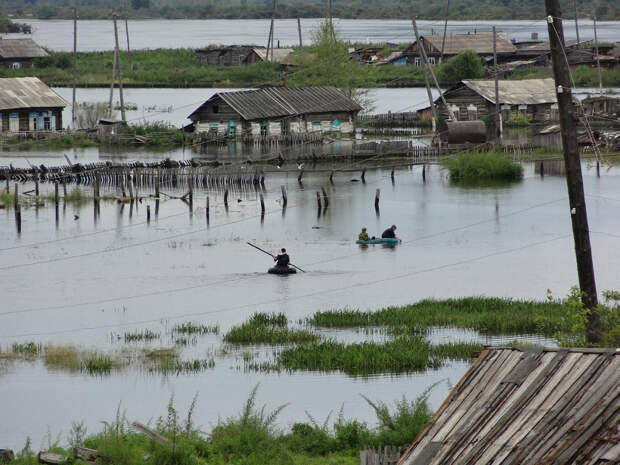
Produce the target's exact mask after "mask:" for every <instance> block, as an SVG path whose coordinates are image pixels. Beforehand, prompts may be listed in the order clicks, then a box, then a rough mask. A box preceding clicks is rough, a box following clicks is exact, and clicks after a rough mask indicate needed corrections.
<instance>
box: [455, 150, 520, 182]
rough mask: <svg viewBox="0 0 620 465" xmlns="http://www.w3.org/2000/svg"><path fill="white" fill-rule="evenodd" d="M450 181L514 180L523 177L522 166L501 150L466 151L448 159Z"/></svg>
mask: <svg viewBox="0 0 620 465" xmlns="http://www.w3.org/2000/svg"><path fill="white" fill-rule="evenodd" d="M447 165H448V170H449V172H450V179H451V180H452V181H463V182H476V181H499V180H501V181H514V180H518V179H521V178H522V177H523V168H522V167H521V165H519V164H518V163H516V162H513V161H512V160H510V159H509V158H508V156H507V155H506V154H504V153H501V152H466V153H463V154H459V155H458V156H456V157H455V158H452V159H450V160H448V162H447Z"/></svg>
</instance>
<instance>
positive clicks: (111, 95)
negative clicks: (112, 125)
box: [108, 48, 118, 118]
mask: <svg viewBox="0 0 620 465" xmlns="http://www.w3.org/2000/svg"><path fill="white" fill-rule="evenodd" d="M117 56H118V50H116V48H114V58H113V59H112V83H111V84H110V99H109V101H108V118H112V105H113V99H114V83H115V82H116V57H117Z"/></svg>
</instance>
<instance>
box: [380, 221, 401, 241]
mask: <svg viewBox="0 0 620 465" xmlns="http://www.w3.org/2000/svg"><path fill="white" fill-rule="evenodd" d="M394 231H396V225H395V224H393V225H392V226H390V227H389V228H387V229H386V230H385V231H383V234H381V237H382V238H383V239H398V240H399V241H400V242H402V241H401V240H400V237H398V236H397V235H396V234H395V233H394Z"/></svg>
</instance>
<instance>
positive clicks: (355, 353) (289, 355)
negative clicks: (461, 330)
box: [250, 337, 483, 376]
mask: <svg viewBox="0 0 620 465" xmlns="http://www.w3.org/2000/svg"><path fill="white" fill-rule="evenodd" d="M482 348H483V347H482V346H481V345H480V344H473V343H458V344H442V345H437V346H433V345H431V344H430V343H429V342H428V341H425V340H424V339H422V338H419V337H400V338H397V339H395V340H393V341H388V342H384V343H377V342H363V343H358V344H343V343H339V342H335V341H322V342H315V343H312V344H304V345H299V346H295V347H293V348H290V349H284V350H282V351H281V352H279V353H278V354H277V355H276V361H275V363H264V364H252V363H250V368H254V369H258V370H261V371H262V370H278V371H279V370H293V371H294V370H304V371H322V372H329V371H342V372H344V373H347V374H349V375H355V376H358V375H362V376H365V375H372V374H379V373H410V372H418V371H426V370H433V369H437V368H440V367H441V366H442V365H443V364H444V362H445V361H446V360H470V359H471V358H472V353H474V352H476V351H480V350H482Z"/></svg>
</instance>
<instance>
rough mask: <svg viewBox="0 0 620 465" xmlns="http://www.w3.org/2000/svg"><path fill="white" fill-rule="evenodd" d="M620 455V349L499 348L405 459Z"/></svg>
mask: <svg viewBox="0 0 620 465" xmlns="http://www.w3.org/2000/svg"><path fill="white" fill-rule="evenodd" d="M619 459H620V349H557V348H550V349H549V348H545V349H544V348H541V347H540V348H537V347H531V348H529V347H528V348H526V347H522V348H515V347H506V348H502V347H499V348H491V349H487V350H485V351H483V352H482V353H481V354H480V356H479V357H478V359H477V360H476V361H475V362H474V364H473V366H472V367H471V368H470V369H469V371H468V372H467V373H466V374H465V375H464V376H463V378H461V380H460V381H459V382H458V384H457V385H456V386H455V387H454V389H453V390H452V392H451V393H450V395H449V396H448V398H447V399H446V400H445V401H444V403H443V404H442V406H441V407H440V408H439V410H438V411H437V412H436V413H435V415H433V417H432V419H431V420H430V422H429V423H428V424H427V425H426V427H425V428H424V429H423V430H422V431H421V432H420V434H419V435H418V437H417V438H416V439H415V441H414V442H413V444H412V445H411V446H410V447H409V448H408V450H407V451H406V452H405V453H404V454H403V456H402V457H401V459H400V461H399V462H398V465H439V464H452V465H465V464H476V465H491V464H493V465H499V464H502V465H540V464H550V465H551V464H558V465H559V464H563V465H577V464H580V465H603V464H612V463H615V464H617V463H619Z"/></svg>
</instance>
